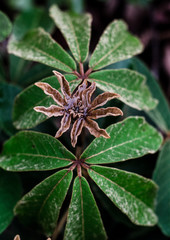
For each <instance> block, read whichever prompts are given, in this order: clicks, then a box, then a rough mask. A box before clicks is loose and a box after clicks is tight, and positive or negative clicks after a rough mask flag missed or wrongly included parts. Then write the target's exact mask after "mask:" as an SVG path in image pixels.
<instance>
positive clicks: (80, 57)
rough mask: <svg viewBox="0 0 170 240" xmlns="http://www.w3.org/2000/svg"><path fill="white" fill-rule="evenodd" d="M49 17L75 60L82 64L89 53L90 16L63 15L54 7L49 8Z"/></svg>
mask: <svg viewBox="0 0 170 240" xmlns="http://www.w3.org/2000/svg"><path fill="white" fill-rule="evenodd" d="M50 16H51V17H52V18H53V20H54V22H55V24H56V26H57V27H58V28H59V29H60V31H61V32H62V34H63V35H64V37H65V39H66V41H67V43H68V45H69V47H70V50H71V51H72V54H73V56H74V57H75V59H76V60H77V61H78V62H84V61H85V60H86V58H87V56H88V52H89V41H90V32H91V31H90V30H91V21H92V19H91V16H90V15H89V14H86V15H76V14H69V13H63V12H62V11H61V10H60V9H59V8H58V7H57V6H56V5H54V6H52V7H51V8H50Z"/></svg>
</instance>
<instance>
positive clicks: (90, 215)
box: [64, 177, 107, 240]
mask: <svg viewBox="0 0 170 240" xmlns="http://www.w3.org/2000/svg"><path fill="white" fill-rule="evenodd" d="M70 239H74V240H88V239H101V240H104V239H107V237H106V233H105V230H104V227H103V224H102V220H101V217H100V213H99V210H98V208H97V206H96V202H95V200H94V197H93V195H92V192H91V190H90V187H89V185H88V183H87V181H86V179H85V178H84V177H82V178H78V177H77V178H76V179H75V182H74V186H73V195H72V199H71V204H70V207H69V213H68V220H67V225H66V230H65V236H64V240H70Z"/></svg>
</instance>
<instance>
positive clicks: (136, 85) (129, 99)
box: [89, 69, 157, 110]
mask: <svg viewBox="0 0 170 240" xmlns="http://www.w3.org/2000/svg"><path fill="white" fill-rule="evenodd" d="M89 80H91V81H95V82H96V84H97V86H98V87H99V88H100V89H102V90H103V91H110V92H118V93H119V94H120V100H121V101H122V102H124V103H126V104H127V105H129V106H131V107H133V108H136V109H139V110H141V109H145V110H148V109H151V108H155V106H156V104H157V101H156V100H155V99H153V98H152V97H151V95H150V92H149V89H148V88H147V86H146V85H145V78H144V76H143V75H141V74H139V73H137V72H134V71H130V70H126V69H120V70H103V71H99V72H95V73H92V74H90V76H89ZM146 102H147V105H146Z"/></svg>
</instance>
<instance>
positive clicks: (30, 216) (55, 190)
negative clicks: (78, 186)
mask: <svg viewBox="0 0 170 240" xmlns="http://www.w3.org/2000/svg"><path fill="white" fill-rule="evenodd" d="M72 175H73V174H72V172H68V170H62V171H59V172H57V173H55V174H53V175H52V176H50V177H48V178H46V179H45V180H44V181H43V182H41V183H40V184H38V185H37V186H36V187H34V188H33V189H32V190H31V191H30V192H29V193H27V194H26V195H25V196H24V197H23V198H22V199H21V200H20V201H19V202H18V204H17V205H16V207H15V214H16V215H18V216H19V218H20V219H21V220H22V222H23V223H25V224H27V225H28V224H29V225H32V226H34V224H36V225H39V226H40V227H41V228H42V229H43V231H44V232H45V234H46V235H47V236H50V235H52V233H53V231H54V229H55V227H56V225H57V220H58V216H59V213H60V209H61V206H62V204H63V201H64V199H65V196H66V194H67V191H68V188H69V186H70V182H71V180H72Z"/></svg>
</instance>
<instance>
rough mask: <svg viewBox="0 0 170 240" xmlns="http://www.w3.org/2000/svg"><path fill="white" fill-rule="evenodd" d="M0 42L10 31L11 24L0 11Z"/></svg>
mask: <svg viewBox="0 0 170 240" xmlns="http://www.w3.org/2000/svg"><path fill="white" fill-rule="evenodd" d="M0 19H1V21H0V29H1V31H0V42H2V41H3V40H4V39H5V38H6V37H8V36H9V34H10V33H11V31H12V23H11V21H10V20H9V18H8V17H7V15H6V14H4V13H3V12H1V11H0Z"/></svg>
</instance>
